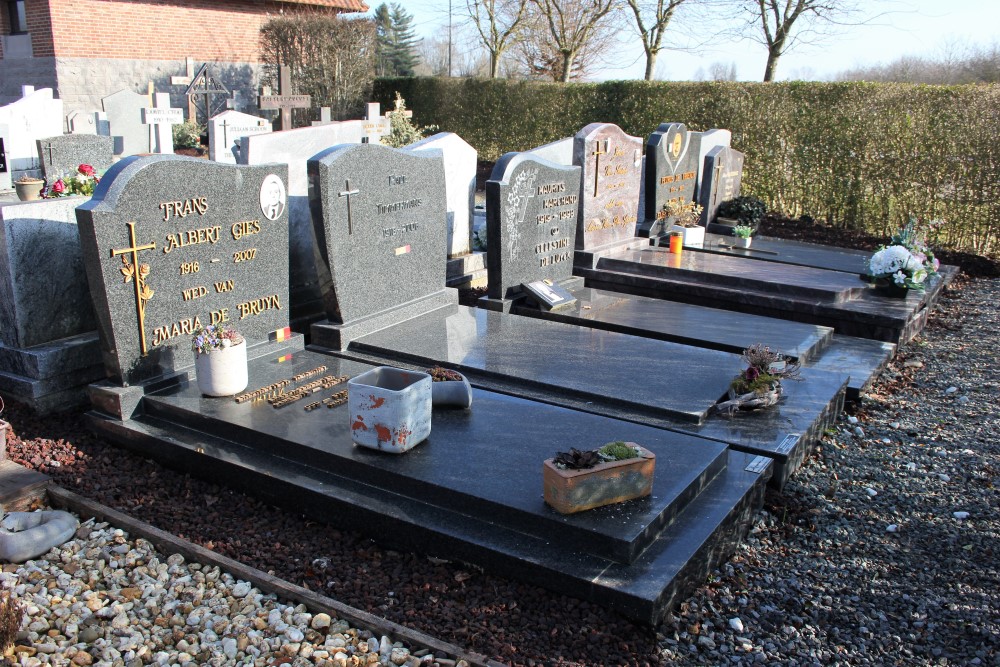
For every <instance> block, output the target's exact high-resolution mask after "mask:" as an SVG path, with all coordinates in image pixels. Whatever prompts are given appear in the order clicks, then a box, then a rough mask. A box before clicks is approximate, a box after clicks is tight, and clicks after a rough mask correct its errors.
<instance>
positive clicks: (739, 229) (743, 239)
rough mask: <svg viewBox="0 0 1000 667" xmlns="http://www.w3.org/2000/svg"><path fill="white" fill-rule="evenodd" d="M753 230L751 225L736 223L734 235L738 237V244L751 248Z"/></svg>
mask: <svg viewBox="0 0 1000 667" xmlns="http://www.w3.org/2000/svg"><path fill="white" fill-rule="evenodd" d="M753 232H754V228H753V227H751V226H750V225H736V226H735V227H733V236H735V237H736V245H737V246H738V247H740V248H749V247H750V240H751V237H752V236H753Z"/></svg>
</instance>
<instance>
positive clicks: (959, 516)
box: [951, 512, 969, 521]
mask: <svg viewBox="0 0 1000 667" xmlns="http://www.w3.org/2000/svg"><path fill="white" fill-rule="evenodd" d="M951 515H952V516H953V517H955V518H956V519H958V520H959V521H961V520H962V519H968V518H969V513H968V512H952V513H951Z"/></svg>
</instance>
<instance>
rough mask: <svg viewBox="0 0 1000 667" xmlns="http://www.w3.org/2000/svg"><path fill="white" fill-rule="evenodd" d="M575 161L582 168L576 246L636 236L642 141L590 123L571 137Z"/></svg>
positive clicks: (587, 247) (599, 244)
mask: <svg viewBox="0 0 1000 667" xmlns="http://www.w3.org/2000/svg"><path fill="white" fill-rule="evenodd" d="M573 164H575V165H578V166H580V167H582V170H583V171H582V174H581V178H580V215H579V218H578V221H577V224H578V230H577V234H576V249H577V250H588V251H590V250H594V249H597V248H601V247H603V246H613V245H616V244H620V243H625V242H628V241H631V240H633V239H634V238H635V224H636V220H637V218H638V210H639V186H640V184H641V182H642V140H641V139H640V138H638V137H633V136H631V135H628V134H625V132H623V131H622V129H621V128H620V127H618V126H617V125H613V124H611V123H591V124H590V125H587V126H586V127H584V128H583V129H582V130H580V131H579V132H577V134H576V136H575V137H574V140H573Z"/></svg>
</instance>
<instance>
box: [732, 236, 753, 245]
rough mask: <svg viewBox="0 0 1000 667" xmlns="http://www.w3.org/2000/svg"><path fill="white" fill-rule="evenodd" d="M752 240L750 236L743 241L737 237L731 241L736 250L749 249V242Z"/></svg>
mask: <svg viewBox="0 0 1000 667" xmlns="http://www.w3.org/2000/svg"><path fill="white" fill-rule="evenodd" d="M752 240H753V237H752V236H748V237H747V238H745V239H741V238H740V237H738V236H737V237H736V238H735V239H734V240H733V245H735V246H736V247H737V248H749V247H750V241H752Z"/></svg>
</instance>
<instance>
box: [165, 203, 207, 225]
mask: <svg viewBox="0 0 1000 667" xmlns="http://www.w3.org/2000/svg"><path fill="white" fill-rule="evenodd" d="M159 208H160V210H161V211H163V221H164V222H167V221H168V220H170V218H171V217H178V218H185V217H187V216H189V215H191V214H192V213H197V214H198V215H205V211H207V210H208V197H192V198H191V199H185V200H184V201H165V202H162V203H161V204H160V207H159Z"/></svg>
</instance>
